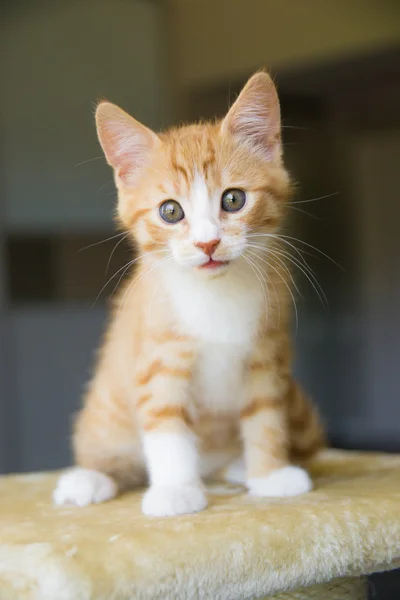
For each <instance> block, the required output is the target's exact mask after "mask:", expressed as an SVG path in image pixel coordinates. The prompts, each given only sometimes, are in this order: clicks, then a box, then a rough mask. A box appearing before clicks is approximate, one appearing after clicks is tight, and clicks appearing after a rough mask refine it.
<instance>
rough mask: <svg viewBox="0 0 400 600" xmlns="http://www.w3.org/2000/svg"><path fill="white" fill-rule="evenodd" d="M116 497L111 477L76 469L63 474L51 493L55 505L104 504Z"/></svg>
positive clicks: (114, 484)
mask: <svg viewBox="0 0 400 600" xmlns="http://www.w3.org/2000/svg"><path fill="white" fill-rule="evenodd" d="M116 495H117V485H116V483H115V481H113V479H111V477H108V475H105V474H104V473H99V472H98V471H92V470H90V469H82V468H76V469H72V470H71V471H69V472H67V473H64V474H63V475H61V477H60V478H59V480H58V483H57V487H56V489H55V490H54V492H53V500H54V502H55V504H76V505H77V506H87V505H88V504H92V503H98V502H105V501H106V500H111V498H114V497H115V496H116Z"/></svg>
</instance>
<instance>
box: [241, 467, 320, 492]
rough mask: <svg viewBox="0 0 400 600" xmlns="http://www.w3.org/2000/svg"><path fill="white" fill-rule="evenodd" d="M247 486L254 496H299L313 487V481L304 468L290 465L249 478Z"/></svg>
mask: <svg viewBox="0 0 400 600" xmlns="http://www.w3.org/2000/svg"><path fill="white" fill-rule="evenodd" d="M247 486H248V488H249V492H250V494H251V495H252V496H271V497H280V496H281V497H282V496H298V495H300V494H305V493H306V492H309V491H310V490H311V489H312V481H311V479H310V477H309V475H308V473H307V472H306V471H304V469H301V468H300V467H294V466H291V465H290V466H288V467H283V468H282V469H277V470H276V471H273V472H272V473H271V474H270V475H267V476H266V477H257V478H254V479H249V481H248V482H247Z"/></svg>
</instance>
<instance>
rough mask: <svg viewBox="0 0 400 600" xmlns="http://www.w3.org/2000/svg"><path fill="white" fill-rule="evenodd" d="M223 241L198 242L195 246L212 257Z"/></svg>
mask: <svg viewBox="0 0 400 600" xmlns="http://www.w3.org/2000/svg"><path fill="white" fill-rule="evenodd" d="M220 241H221V240H211V242H197V243H196V244H195V246H196V247H197V248H201V250H203V252H204V254H208V256H211V255H212V254H213V252H214V251H215V249H216V247H217V246H218V244H219V243H220Z"/></svg>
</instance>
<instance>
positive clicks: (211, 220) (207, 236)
mask: <svg viewBox="0 0 400 600" xmlns="http://www.w3.org/2000/svg"><path fill="white" fill-rule="evenodd" d="M190 204H191V211H190V221H191V224H190V233H191V239H192V240H193V242H194V243H197V242H203V243H206V242H211V241H212V240H215V239H219V237H220V228H219V226H218V212H219V210H218V212H217V211H216V210H215V202H212V199H211V198H210V197H209V191H208V188H207V185H206V182H205V181H204V178H203V177H201V176H200V175H199V174H196V175H195V177H194V180H193V183H192V186H191V190H190ZM218 209H219V202H218Z"/></svg>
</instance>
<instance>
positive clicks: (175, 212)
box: [159, 200, 185, 223]
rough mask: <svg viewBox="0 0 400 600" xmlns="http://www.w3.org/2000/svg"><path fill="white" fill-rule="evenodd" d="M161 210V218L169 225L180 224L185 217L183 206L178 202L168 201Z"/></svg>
mask: <svg viewBox="0 0 400 600" xmlns="http://www.w3.org/2000/svg"><path fill="white" fill-rule="evenodd" d="M159 210H160V216H161V218H162V219H164V221H166V222H167V223H178V221H182V219H183V217H184V216H185V213H184V212H183V208H182V206H181V205H180V204H179V202H177V201H176V200H166V201H165V202H163V203H162V204H161V206H160V208H159Z"/></svg>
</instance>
